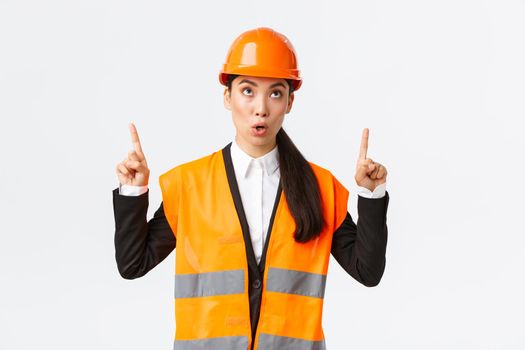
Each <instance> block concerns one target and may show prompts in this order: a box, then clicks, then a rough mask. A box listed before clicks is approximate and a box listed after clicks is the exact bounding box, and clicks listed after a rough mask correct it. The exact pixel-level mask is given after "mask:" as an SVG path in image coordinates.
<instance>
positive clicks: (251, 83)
mask: <svg viewBox="0 0 525 350" xmlns="http://www.w3.org/2000/svg"><path fill="white" fill-rule="evenodd" d="M242 83H248V84H250V85H253V86H258V85H257V84H256V83H255V82H254V81H251V80H248V79H243V80H241V81H240V82H239V85H241V84H242ZM276 86H282V87H283V88H286V87H285V86H284V84H283V83H281V82H278V83H274V84H272V85H270V89H271V88H273V87H276Z"/></svg>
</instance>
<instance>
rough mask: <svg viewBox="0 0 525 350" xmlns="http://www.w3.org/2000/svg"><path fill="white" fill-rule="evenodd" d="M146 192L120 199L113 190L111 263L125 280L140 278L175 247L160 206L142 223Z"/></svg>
mask: <svg viewBox="0 0 525 350" xmlns="http://www.w3.org/2000/svg"><path fill="white" fill-rule="evenodd" d="M148 196H149V190H148V191H147V192H146V193H143V194H141V195H140V196H123V195H120V194H119V192H118V188H116V189H114V190H113V213H114V217H115V259H116V261H117V268H118V271H119V273H120V275H121V276H122V277H123V278H125V279H134V278H138V277H142V276H144V275H145V274H146V273H148V272H149V271H150V270H151V269H153V268H154V267H155V266H157V265H158V264H159V263H160V262H161V261H163V260H164V259H165V258H166V257H167V256H168V255H169V254H170V253H171V252H172V251H173V250H174V249H175V246H176V240H175V235H174V234H173V232H172V230H171V228H170V225H169V224H168V221H167V220H166V216H165V215H164V207H163V203H161V204H160V207H159V208H158V209H157V211H156V212H155V214H154V216H153V218H151V219H150V220H149V221H147V220H146V215H147V212H148V205H149V199H148Z"/></svg>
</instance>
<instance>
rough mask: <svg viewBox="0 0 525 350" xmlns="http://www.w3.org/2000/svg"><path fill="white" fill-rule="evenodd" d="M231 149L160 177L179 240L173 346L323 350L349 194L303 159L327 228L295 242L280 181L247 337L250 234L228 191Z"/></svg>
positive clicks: (182, 348) (219, 349)
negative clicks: (335, 243) (333, 259)
mask: <svg viewBox="0 0 525 350" xmlns="http://www.w3.org/2000/svg"><path fill="white" fill-rule="evenodd" d="M230 146H231V143H230V144H229V145H228V146H226V147H225V148H224V149H222V150H220V151H217V152H214V153H212V154H211V155H208V156H206V157H202V158H199V159H197V160H194V161H191V162H188V163H184V164H181V165H179V166H176V167H174V168H173V169H171V170H169V171H167V172H166V173H164V174H162V175H161V176H160V178H159V182H160V187H161V190H162V198H163V205H164V212H165V214H166V218H167V220H168V223H169V225H170V227H171V229H172V231H173V232H174V234H175V236H176V239H177V249H176V253H175V255H176V259H175V325H176V331H175V340H174V349H176V350H192V349H214V350H223V349H224V350H249V349H259V350H268V349H297V350H302V349H304V350H322V349H325V341H324V333H323V329H322V311H323V297H324V290H325V284H326V277H327V272H328V262H329V258H330V248H331V244H332V234H333V232H334V231H335V230H336V229H337V228H338V227H339V226H340V225H341V224H342V222H343V220H344V218H345V216H346V213H347V202H348V195H349V193H348V190H347V189H346V188H345V187H344V186H343V185H342V184H341V183H340V182H339V181H338V180H337V179H336V178H335V177H334V176H333V175H332V174H331V173H330V172H329V171H328V170H326V169H324V168H322V167H320V166H318V165H315V164H313V163H310V165H311V167H312V169H313V171H314V174H315V175H316V177H317V180H318V183H319V187H320V192H321V198H322V204H323V215H324V219H325V222H326V225H325V227H324V229H323V231H322V232H321V234H320V236H319V237H318V238H316V239H314V240H311V241H309V242H307V243H298V242H296V241H295V240H294V237H293V233H294V230H295V222H294V220H293V218H292V216H291V214H290V212H289V209H288V207H287V204H286V197H285V196H284V193H283V192H282V191H281V186H280V185H279V190H278V191H277V198H276V202H275V207H274V210H273V214H272V219H271V220H270V227H269V230H268V238H267V242H266V247H265V249H266V252H265V254H266V255H265V258H264V259H262V260H261V263H263V264H264V270H263V271H264V275H263V277H262V283H261V285H260V287H261V288H262V299H261V304H260V305H261V306H260V315H259V319H258V323H257V328H256V333H255V335H254V336H252V330H251V325H250V304H249V297H248V260H247V250H246V247H247V246H248V245H246V244H247V243H245V241H246V240H247V239H246V238H247V237H248V241H249V235H246V232H244V234H243V225H241V221H242V220H241V218H242V216H241V215H239V213H241V212H242V215H244V212H243V211H242V204H240V203H239V202H240V201H239V200H234V196H233V195H232V194H233V193H237V194H238V189H237V188H235V187H236V184H237V182H236V179H235V175H234V173H233V172H232V169H230V170H229V171H227V170H228V169H227V168H228V166H230V167H232V166H231V158H230V155H229V147H230ZM228 160H229V163H228ZM228 164H229V165H228ZM232 177H233V178H232ZM239 205H240V206H241V207H239ZM250 247H251V244H250ZM257 282H259V281H257Z"/></svg>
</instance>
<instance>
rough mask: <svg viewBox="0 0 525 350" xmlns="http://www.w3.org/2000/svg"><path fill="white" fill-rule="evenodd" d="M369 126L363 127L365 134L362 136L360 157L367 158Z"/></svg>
mask: <svg viewBox="0 0 525 350" xmlns="http://www.w3.org/2000/svg"><path fill="white" fill-rule="evenodd" d="M368 135H369V130H368V128H364V129H363V136H362V137H361V150H360V151H359V158H361V159H366V152H367V151H368Z"/></svg>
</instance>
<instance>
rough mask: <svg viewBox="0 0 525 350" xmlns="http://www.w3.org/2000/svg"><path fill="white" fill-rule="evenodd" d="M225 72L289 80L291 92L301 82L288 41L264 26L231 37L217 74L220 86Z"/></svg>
mask: <svg viewBox="0 0 525 350" xmlns="http://www.w3.org/2000/svg"><path fill="white" fill-rule="evenodd" d="M228 74H235V75H251V76H255V77H269V78H283V79H291V80H292V81H293V84H292V85H293V89H294V91H295V90H298V89H299V87H300V86H301V84H302V80H301V77H300V76H299V70H298V68H297V56H296V54H295V49H294V47H293V45H292V43H291V42H290V40H288V38H287V37H286V36H284V35H283V34H281V33H278V32H276V31H275V30H273V29H270V28H265V27H261V28H256V29H252V30H249V31H246V32H244V33H242V34H241V35H239V36H238V37H237V39H235V41H234V42H233V44H232V45H231V47H230V50H229V51H228V55H227V56H226V63H225V64H224V66H223V68H222V70H221V72H220V73H219V81H220V82H221V84H222V85H226V83H227V81H228Z"/></svg>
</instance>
